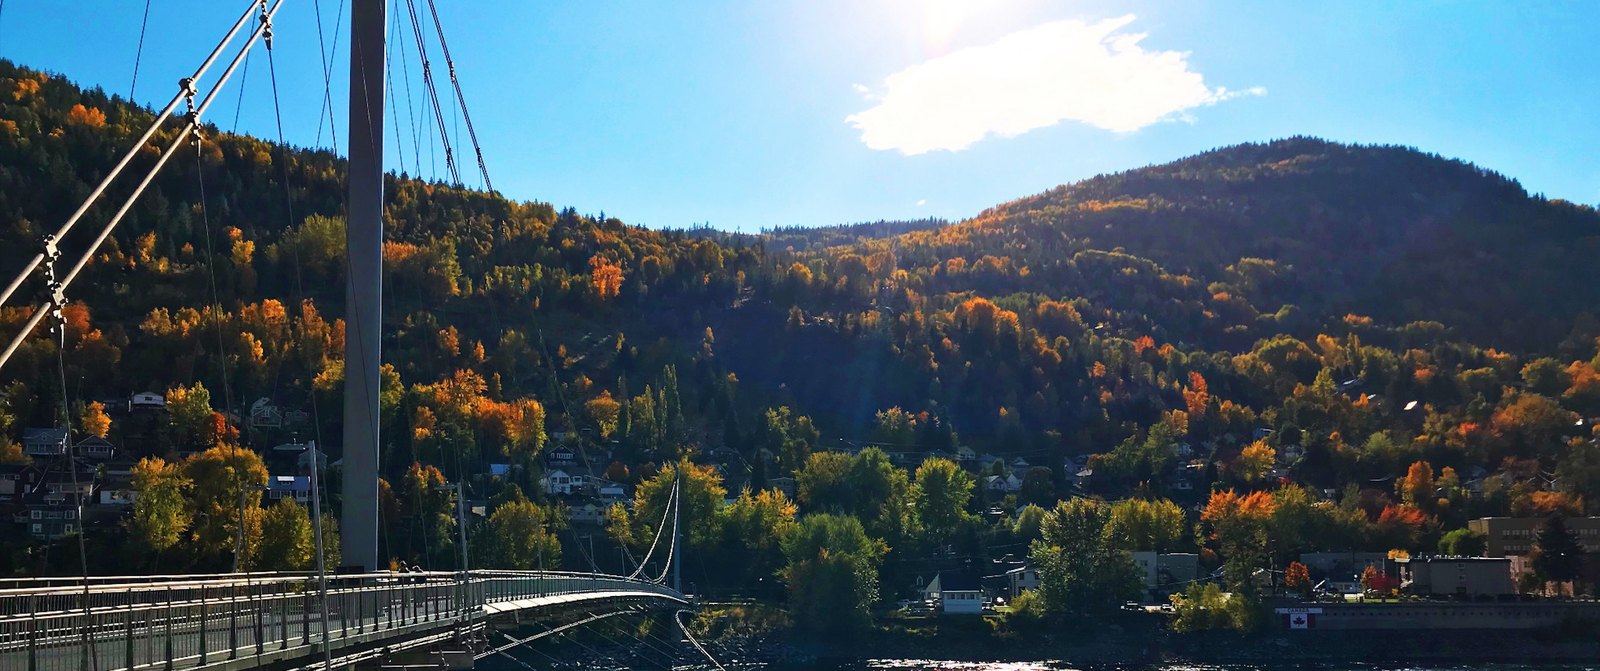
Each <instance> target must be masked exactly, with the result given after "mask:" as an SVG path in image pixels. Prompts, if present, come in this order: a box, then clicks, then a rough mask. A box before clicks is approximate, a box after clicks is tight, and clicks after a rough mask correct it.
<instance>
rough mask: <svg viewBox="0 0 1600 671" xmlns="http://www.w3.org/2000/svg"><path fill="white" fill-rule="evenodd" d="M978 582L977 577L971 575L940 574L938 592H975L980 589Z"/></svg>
mask: <svg viewBox="0 0 1600 671" xmlns="http://www.w3.org/2000/svg"><path fill="white" fill-rule="evenodd" d="M978 580H979V578H978V576H977V575H974V574H971V573H940V574H939V591H942V592H976V591H979V589H980V587H979V586H978Z"/></svg>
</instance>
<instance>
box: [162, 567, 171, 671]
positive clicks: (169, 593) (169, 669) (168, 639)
mask: <svg viewBox="0 0 1600 671" xmlns="http://www.w3.org/2000/svg"><path fill="white" fill-rule="evenodd" d="M166 614H167V616H166V617H165V618H163V619H164V620H166V630H167V666H166V668H167V671H172V588H171V587H168V588H167V608H166Z"/></svg>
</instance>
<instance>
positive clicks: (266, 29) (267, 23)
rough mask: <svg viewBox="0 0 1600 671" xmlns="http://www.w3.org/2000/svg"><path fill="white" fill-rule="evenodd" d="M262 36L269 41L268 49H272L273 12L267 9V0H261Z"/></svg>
mask: <svg viewBox="0 0 1600 671" xmlns="http://www.w3.org/2000/svg"><path fill="white" fill-rule="evenodd" d="M260 20H261V29H262V30H261V37H262V39H263V40H265V41H266V43H267V51H272V12H269V11H267V0H261V19H260Z"/></svg>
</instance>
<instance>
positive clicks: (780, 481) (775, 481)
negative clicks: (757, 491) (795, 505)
mask: <svg viewBox="0 0 1600 671" xmlns="http://www.w3.org/2000/svg"><path fill="white" fill-rule="evenodd" d="M767 484H768V485H769V486H770V487H771V488H772V489H776V490H778V491H780V492H783V495H784V496H786V497H789V500H790V501H793V500H795V494H796V493H797V492H798V491H799V485H798V483H796V482H795V479H794V478H791V477H788V476H785V477H781V478H772V479H771V480H768V481H767Z"/></svg>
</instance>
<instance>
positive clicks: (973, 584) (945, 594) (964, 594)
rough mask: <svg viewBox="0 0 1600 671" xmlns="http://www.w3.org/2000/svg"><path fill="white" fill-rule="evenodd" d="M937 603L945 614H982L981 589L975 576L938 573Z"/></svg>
mask: <svg viewBox="0 0 1600 671" xmlns="http://www.w3.org/2000/svg"><path fill="white" fill-rule="evenodd" d="M938 581H939V603H940V604H941V605H942V607H943V609H944V614H945V615H982V614H983V590H982V589H980V588H979V587H978V578H977V577H976V576H971V575H965V574H960V573H950V574H944V573H941V574H939V577H938Z"/></svg>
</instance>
